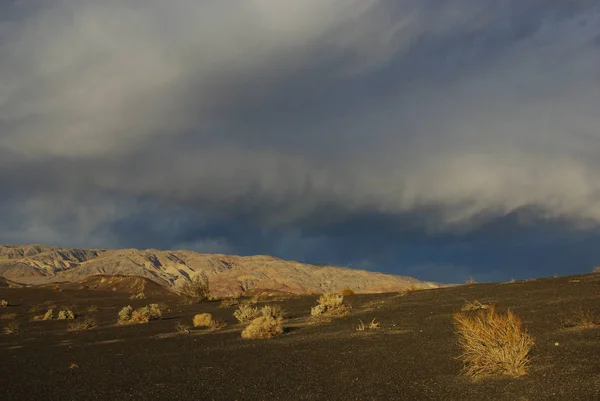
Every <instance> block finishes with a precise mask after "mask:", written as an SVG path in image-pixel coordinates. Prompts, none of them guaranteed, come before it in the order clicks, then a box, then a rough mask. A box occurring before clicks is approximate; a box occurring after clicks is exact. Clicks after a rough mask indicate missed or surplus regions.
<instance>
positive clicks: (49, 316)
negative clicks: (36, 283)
mask: <svg viewBox="0 0 600 401" xmlns="http://www.w3.org/2000/svg"><path fill="white" fill-rule="evenodd" d="M52 319H54V309H48V311H46V314H44V317H43V318H42V320H52Z"/></svg>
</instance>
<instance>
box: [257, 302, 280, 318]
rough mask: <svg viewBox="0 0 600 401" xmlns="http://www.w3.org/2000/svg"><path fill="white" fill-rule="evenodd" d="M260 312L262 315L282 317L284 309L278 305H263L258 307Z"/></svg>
mask: <svg viewBox="0 0 600 401" xmlns="http://www.w3.org/2000/svg"><path fill="white" fill-rule="evenodd" d="M260 314H261V315H262V316H271V317H273V318H275V319H279V318H281V319H283V316H284V311H283V309H281V307H280V306H278V305H265V306H263V307H262V308H260Z"/></svg>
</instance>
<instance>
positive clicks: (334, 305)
mask: <svg viewBox="0 0 600 401" xmlns="http://www.w3.org/2000/svg"><path fill="white" fill-rule="evenodd" d="M317 303H318V305H317V306H313V307H312V308H311V309H310V314H311V316H313V317H319V316H329V317H339V316H344V315H346V314H347V313H348V310H349V309H350V307H349V306H348V305H347V304H345V303H344V296H343V295H340V294H334V293H328V294H323V295H321V296H320V297H319V299H317Z"/></svg>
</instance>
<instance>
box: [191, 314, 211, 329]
mask: <svg viewBox="0 0 600 401" xmlns="http://www.w3.org/2000/svg"><path fill="white" fill-rule="evenodd" d="M211 322H212V315H211V314H210V313H200V314H198V315H196V316H194V327H208V326H210V323H211Z"/></svg>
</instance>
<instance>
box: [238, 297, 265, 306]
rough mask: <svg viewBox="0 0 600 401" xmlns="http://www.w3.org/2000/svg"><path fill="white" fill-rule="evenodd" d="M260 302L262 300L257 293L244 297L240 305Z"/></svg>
mask: <svg viewBox="0 0 600 401" xmlns="http://www.w3.org/2000/svg"><path fill="white" fill-rule="evenodd" d="M259 302H260V298H259V297H258V296H256V295H255V296H253V297H250V298H246V299H242V300H241V301H240V305H256V304H257V303H259Z"/></svg>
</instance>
